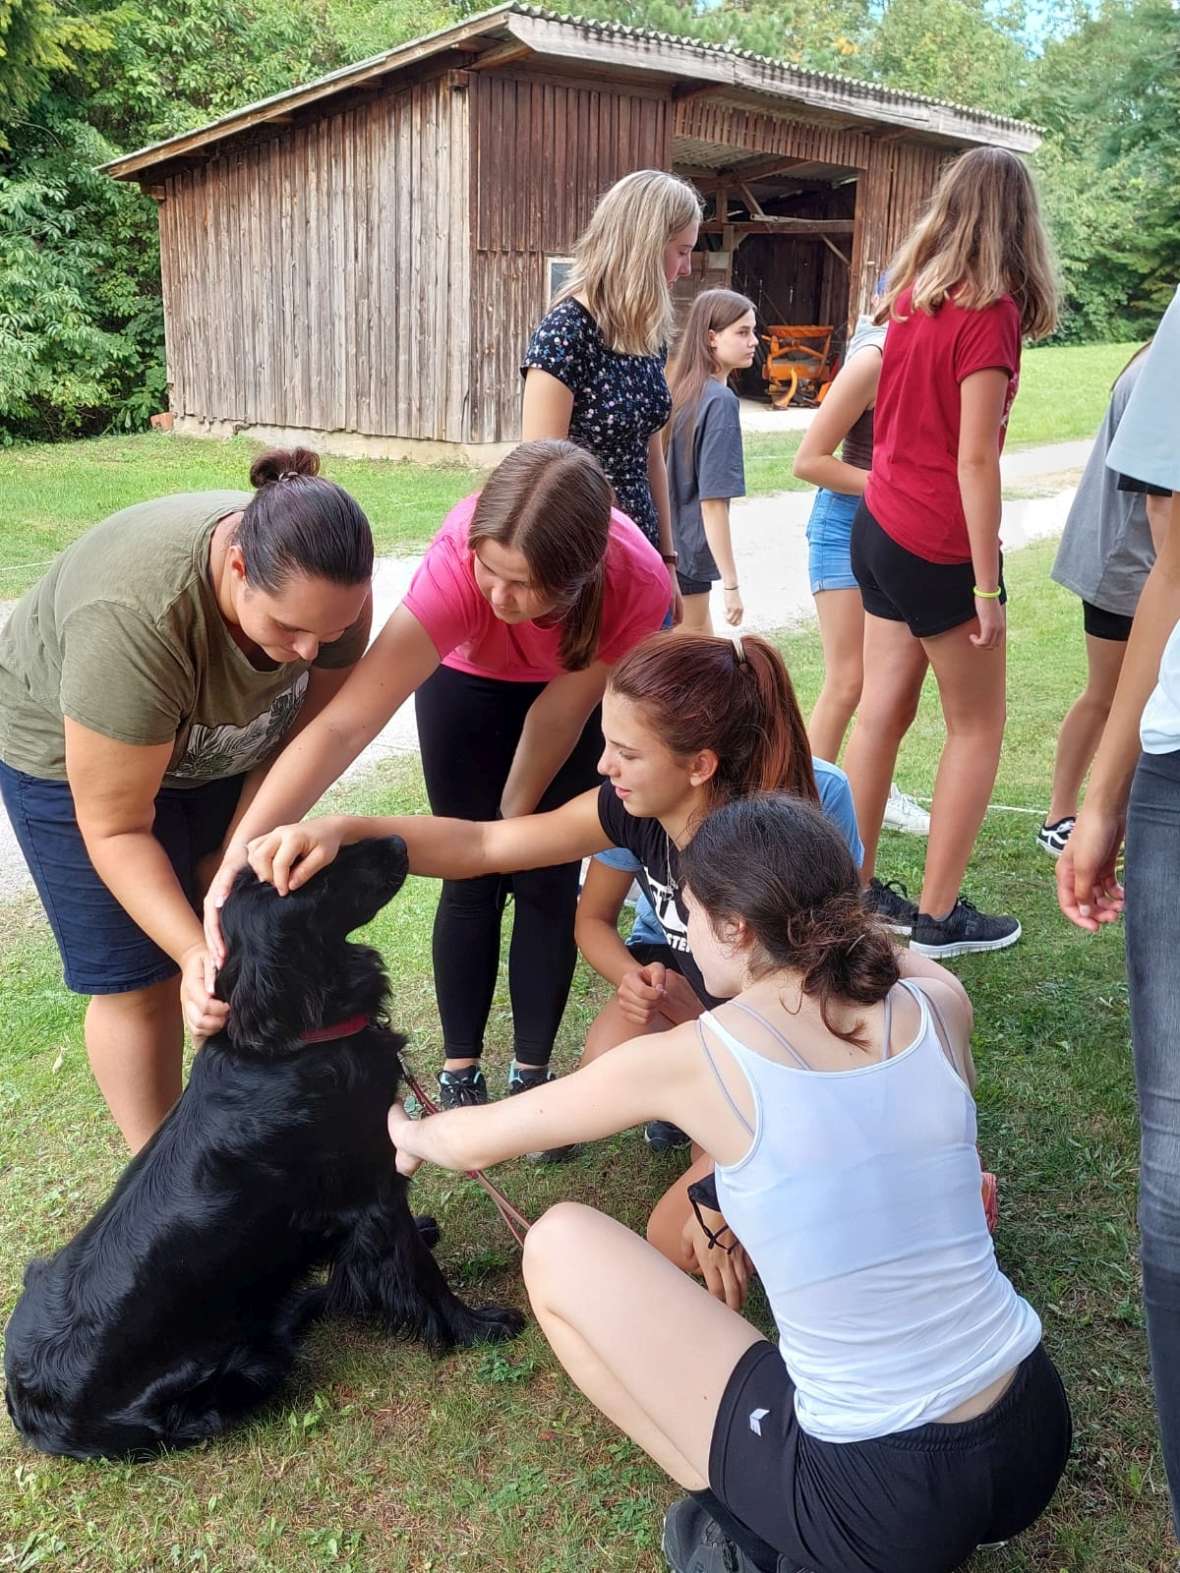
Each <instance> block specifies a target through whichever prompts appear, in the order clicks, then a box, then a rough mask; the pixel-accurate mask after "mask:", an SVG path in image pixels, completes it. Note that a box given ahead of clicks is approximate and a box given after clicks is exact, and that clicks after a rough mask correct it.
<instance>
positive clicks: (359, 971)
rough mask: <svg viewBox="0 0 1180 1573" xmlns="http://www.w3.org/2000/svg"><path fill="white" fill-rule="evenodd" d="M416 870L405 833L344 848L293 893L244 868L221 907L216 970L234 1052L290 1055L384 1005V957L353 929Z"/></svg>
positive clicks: (375, 912)
mask: <svg viewBox="0 0 1180 1573" xmlns="http://www.w3.org/2000/svg"><path fill="white" fill-rule="evenodd" d="M408 872H409V860H408V858H407V856H406V844H405V842H404V841H403V840H402V839H401V837H400V836H389V837H387V838H385V839H384V840H379V841H378V840H374V841H359V842H357V843H356V844H355V845H353V846H347V847H342V848H341V849H340V852H339V854H338V855H337V857H336V859H335V861H334V862H332V863H330V864H329V865H328V867H327V868H326V869H324V870H323V871H322V872H321V873H319V874H317V875H315V876H314V878H312V879H310V880H308V882H307V884H306V885H303V886H301V887H300V888H299V889H298V890H295V891H292V892H291V894H290V895H287V896H280V895H279V894H278V893H277V892H276V891H275V889H274V887H273V886H272V885H268V884H264V883H263V882H262V881H261V880H259V879H257V878H256V877H255V876H254V874H253V872H252V871H251V870H250V869H243V870H242V872H241V873H240V874H239V875H238V877H237V879H236V880H235V881H234V883H233V888H232V889H231V891H230V893H229V896H228V897H227V899H226V903H225V906H224V907H223V908H222V913H221V928H222V933H223V934H224V936H225V944H226V950H227V952H228V954H227V957H226V962H225V965H224V966H223V967H222V969H221V971H220V972H219V973H218V976H217V993H218V996H219V997H220V998H221V999H223V1000H225V1001H226V1002H227V1004H228V1005H229V1023H228V1026H227V1028H226V1031H227V1033H228V1036H229V1039H230V1042H231V1043H232V1044H233V1046H234V1047H235V1048H236V1049H240V1050H245V1051H250V1052H254V1053H259V1054H278V1053H282V1052H283V1051H284V1050H289V1049H291V1048H293V1047H295V1046H296V1045H297V1044H298V1043H299V1042H300V1041H301V1040H302V1039H303V1037H304V1036H305V1035H306V1034H307V1033H308V1032H311V1031H314V1030H315V1029H316V1028H317V1027H322V1026H325V1025H331V1023H332V1022H334V1021H338V1020H343V1019H344V1018H346V1017H349V1016H354V1015H358V1014H364V1015H369V1016H372V1015H375V1014H377V1012H379V1011H380V1010H381V1008H382V1007H383V1005H384V1003H385V998H386V994H387V992H388V982H387V980H386V977H385V971H384V968H383V967H382V964H381V958H380V956H379V955H378V954H377V952H376V951H375V950H371V949H369V947H368V946H365V945H350V944H349V943H348V936H349V934H351V933H352V931H353V930H354V929H358V928H360V927H361V926H362V925H363V924H365V923H368V922H370V921H371V920H372V919H373V918H374V917H376V915H377V913H378V912H380V910H381V908H382V907H383V906H384V905H385V904H386V902H387V901H391V900H392V899H393V897H394V896H396V895H397V893H398V891H399V890H400V889H401V887H402V885H403V884H404V882H405V878H406V874H407V873H408Z"/></svg>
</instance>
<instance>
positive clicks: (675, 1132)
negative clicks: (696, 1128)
mask: <svg viewBox="0 0 1180 1573" xmlns="http://www.w3.org/2000/svg"><path fill="white" fill-rule="evenodd" d="M643 1139H644V1141H645V1142H646V1143H647V1145H648V1146H649V1147H650V1148H651V1150H652V1152H670V1151H671V1150H672V1148H673V1147H687V1146H688V1144H689V1143H690V1142H691V1141H692V1137H691V1136H690V1135H689V1134H688V1133H687V1131H682V1130H681V1129H680V1127H679V1125H673V1124H672V1122H671V1120H649V1121H648V1123H647V1125H646V1127H645V1129H644V1132H643Z"/></svg>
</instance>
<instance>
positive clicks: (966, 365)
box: [865, 290, 1020, 563]
mask: <svg viewBox="0 0 1180 1573" xmlns="http://www.w3.org/2000/svg"><path fill="white" fill-rule="evenodd" d="M897 310H898V312H899V313H900V316H899V317H898V318H895V319H894V320H893V321H892V322H891V323H890V324H889V332H888V334H887V335H886V338H885V351H884V357H883V359H882V362H881V381H880V383H879V384H878V385H877V404H876V408H875V410H874V412H873V468H872V471H871V473H870V475H869V479H868V484H867V485H866V487H865V506H866V507H867V508H868V510H869V512H870V513H871V514H872V516H873V518H874V519H876V521H877V523H878V524H879V525H880V526H881V528H882V529H883V530H884V531H885V534H886V535H888V536H891V537H892V539H893V540H895V541H896V542H897V543H898V545H899V546H904V547H905V549H906V551H907V552H912V553H913V555H914V556H915V557H922V558H925V560H926V561H927V562H931V563H968V562H970V561H971V539H970V537H969V536H968V534H967V519H966V516H965V514H964V513H963V499H962V497H961V495H960V493H959V403H960V385H961V383H962V382H963V381H964V379H965V378H967V377H970V376H971V375H972V374H973V373H974V372H977V371H990V370H993V369H994V370H998V371H1006V372H1007V373H1008V392H1007V397H1006V398H1005V401H1004V414H1003V419H1002V420H1001V422H1000V427H999V432H998V445H999V447H1000V448H1003V446H1004V434H1005V432H1006V431H1007V427H1008V412H1009V410H1010V409H1011V408H1012V400H1013V399H1014V398H1015V397H1016V389H1017V385H1018V383H1019V380H1020V308H1019V306H1017V304H1016V302H1015V301H1014V300H1013V299H1012V297H1011V295H1004V296H1001V298H1000V299H999V300H997V301H996V302H995V304H994V305H991V306H984V307H983V309H982V310H980V311H968V310H967V309H965V308H964V307H962V306H959V305H957V304H956V303H955V302H954V301H953V300H951V299H950V298H949V297H948V299H947V300H945V301H944V302H943V304H942V305H941V306H940V307H939V308H938V310H937V311H936V312H934V313H933V314H932V315H928V314H927V313H926V312H924V311H914V310H913V309H912V308H911V305H910V292H909V290H903V291H902V293H901V294H900V295H899V296H898V300H897Z"/></svg>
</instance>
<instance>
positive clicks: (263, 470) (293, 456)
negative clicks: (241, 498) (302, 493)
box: [250, 448, 320, 490]
mask: <svg viewBox="0 0 1180 1573" xmlns="http://www.w3.org/2000/svg"><path fill="white" fill-rule="evenodd" d="M319 473H320V456H319V454H318V453H315V452H313V451H312V449H311V448H268V449H267V450H266V452H265V453H260V454H259V455H258V457H257V458H256V459H255V460H254V463H253V464H252V465H251V466H250V485H251V486H253V487H254V488H255V489H256V490H257V489H258V488H260V487H263V486H271V485H273V484H274V482H275V481H285V480H287V479H289V478H290V477H292V476H295V475H318V474H319Z"/></svg>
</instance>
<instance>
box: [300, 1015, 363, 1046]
mask: <svg viewBox="0 0 1180 1573" xmlns="http://www.w3.org/2000/svg"><path fill="white" fill-rule="evenodd" d="M372 1025H373V1018H372V1017H371V1016H350V1017H349V1018H348V1020H347V1021H338V1022H337V1023H336V1024H335V1026H333V1027H316V1028H315V1030H314V1031H313V1032H305V1033H304V1034H303V1042H304V1043H331V1042H332V1040H333V1039H334V1038H353V1037H355V1036H356V1034H357V1033H358V1032H364V1030H365V1028H366V1027H371V1026H372Z"/></svg>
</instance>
